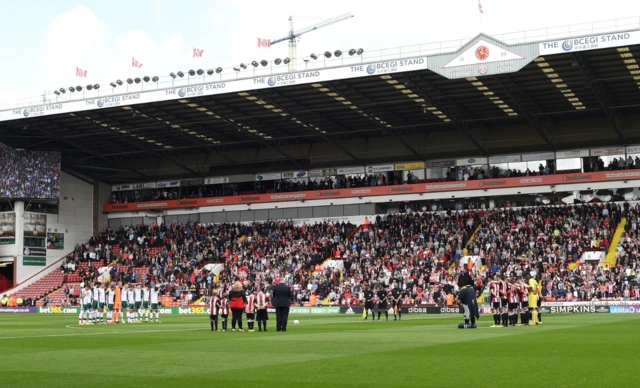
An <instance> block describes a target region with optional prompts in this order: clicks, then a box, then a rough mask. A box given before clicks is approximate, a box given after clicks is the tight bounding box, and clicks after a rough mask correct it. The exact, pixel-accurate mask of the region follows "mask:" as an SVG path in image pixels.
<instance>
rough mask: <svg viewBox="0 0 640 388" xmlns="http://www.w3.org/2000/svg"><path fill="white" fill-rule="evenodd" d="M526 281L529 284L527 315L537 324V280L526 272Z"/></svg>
mask: <svg viewBox="0 0 640 388" xmlns="http://www.w3.org/2000/svg"><path fill="white" fill-rule="evenodd" d="M527 283H528V284H529V295H528V298H529V315H530V318H531V323H533V324H534V325H537V324H538V311H537V309H538V294H537V292H538V282H537V281H536V279H534V278H533V277H532V276H531V273H527Z"/></svg>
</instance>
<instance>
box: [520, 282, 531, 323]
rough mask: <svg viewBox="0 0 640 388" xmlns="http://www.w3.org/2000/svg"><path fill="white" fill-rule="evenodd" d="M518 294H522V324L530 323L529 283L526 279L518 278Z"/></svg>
mask: <svg viewBox="0 0 640 388" xmlns="http://www.w3.org/2000/svg"><path fill="white" fill-rule="evenodd" d="M518 294H519V296H520V324H521V326H525V325H527V326H528V325H529V285H528V284H526V283H525V282H524V280H522V279H520V280H518Z"/></svg>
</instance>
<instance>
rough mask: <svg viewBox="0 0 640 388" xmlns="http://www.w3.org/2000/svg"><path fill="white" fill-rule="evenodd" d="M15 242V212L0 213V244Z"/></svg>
mask: <svg viewBox="0 0 640 388" xmlns="http://www.w3.org/2000/svg"><path fill="white" fill-rule="evenodd" d="M15 243H16V213H13V212H7V213H0V245H12V244H15Z"/></svg>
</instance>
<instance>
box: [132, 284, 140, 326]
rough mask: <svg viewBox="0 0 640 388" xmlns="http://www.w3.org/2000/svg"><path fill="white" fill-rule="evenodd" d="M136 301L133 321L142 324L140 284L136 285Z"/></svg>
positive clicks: (134, 292)
mask: <svg viewBox="0 0 640 388" xmlns="http://www.w3.org/2000/svg"><path fill="white" fill-rule="evenodd" d="M133 294H134V295H135V300H136V306H135V311H134V312H133V319H134V320H135V322H136V323H141V322H142V289H141V288H140V284H137V285H136V289H135V290H134V291H133Z"/></svg>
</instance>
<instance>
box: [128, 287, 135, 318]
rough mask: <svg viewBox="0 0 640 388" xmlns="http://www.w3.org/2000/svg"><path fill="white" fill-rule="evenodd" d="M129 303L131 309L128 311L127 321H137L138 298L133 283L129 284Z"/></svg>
mask: <svg viewBox="0 0 640 388" xmlns="http://www.w3.org/2000/svg"><path fill="white" fill-rule="evenodd" d="M127 305H128V306H129V311H128V312H127V322H128V323H135V309H136V299H135V292H134V288H133V284H129V289H128V290H127Z"/></svg>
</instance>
